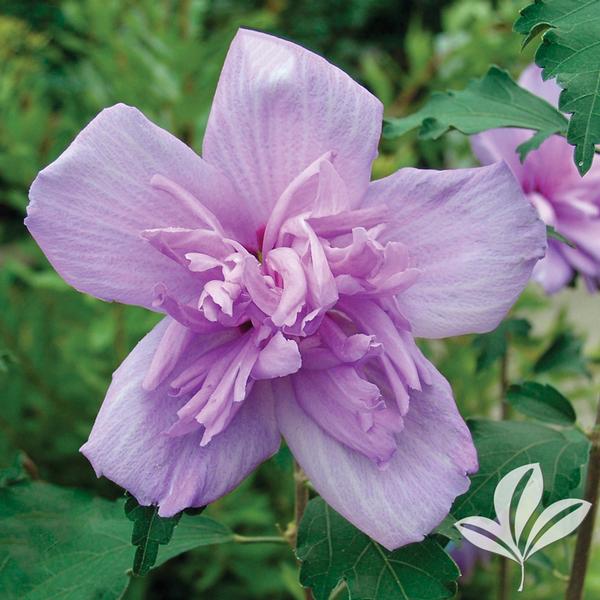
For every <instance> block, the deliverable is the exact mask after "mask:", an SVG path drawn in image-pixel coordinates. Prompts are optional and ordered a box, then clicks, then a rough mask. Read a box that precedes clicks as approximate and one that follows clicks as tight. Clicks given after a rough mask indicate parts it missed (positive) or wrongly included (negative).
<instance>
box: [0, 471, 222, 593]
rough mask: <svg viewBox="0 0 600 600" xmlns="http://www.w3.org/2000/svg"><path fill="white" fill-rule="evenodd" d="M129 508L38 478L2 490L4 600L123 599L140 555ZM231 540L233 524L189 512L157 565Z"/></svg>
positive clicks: (0, 533)
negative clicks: (133, 539)
mask: <svg viewBox="0 0 600 600" xmlns="http://www.w3.org/2000/svg"><path fill="white" fill-rule="evenodd" d="M123 504H124V502H123V501H122V500H120V501H118V502H110V501H108V500H104V499H102V498H95V497H93V496H91V495H89V494H88V493H86V492H83V491H81V490H74V489H66V488H60V487H57V486H54V485H50V484H48V483H42V482H39V481H34V482H27V483H20V484H16V485H12V486H10V487H6V488H3V489H0V507H1V509H0V589H1V590H2V594H1V595H2V599H3V600H48V598H52V599H53V600H114V599H115V598H119V597H121V595H122V594H123V592H124V590H125V588H126V587H127V584H128V582H129V577H128V575H127V573H128V571H130V569H131V564H132V562H133V558H134V548H133V546H132V545H131V524H130V523H129V522H128V521H127V519H125V518H124V516H123ZM232 539H233V536H232V533H231V531H230V530H229V529H228V528H227V527H225V526H223V525H221V524H219V523H217V522H215V521H213V520H212V519H209V518H208V517H204V516H198V517H189V516H188V515H183V516H182V517H181V520H180V521H179V525H178V526H177V527H176V529H175V532H174V534H173V539H172V540H171V543H170V544H169V545H168V546H166V547H164V548H161V550H160V552H159V555H158V560H157V563H156V564H157V565H159V564H162V563H163V562H165V561H166V560H168V559H169V558H172V557H173V556H176V555H177V554H180V553H181V552H185V551H187V550H190V549H192V548H195V547H197V546H203V545H207V544H216V543H223V542H229V541H231V540H232Z"/></svg>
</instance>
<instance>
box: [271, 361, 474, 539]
mask: <svg viewBox="0 0 600 600" xmlns="http://www.w3.org/2000/svg"><path fill="white" fill-rule="evenodd" d="M430 368H431V377H430V379H431V381H432V385H431V386H427V387H425V389H424V390H423V391H422V392H419V391H414V390H413V391H412V392H411V399H410V410H409V411H408V413H407V414H406V415H405V417H404V429H403V430H402V431H401V432H400V433H399V434H397V436H396V440H397V450H396V452H395V454H394V455H393V457H392V458H391V460H390V461H389V464H388V466H387V468H386V469H385V470H381V469H378V468H377V466H376V465H375V464H374V463H373V461H372V460H370V459H369V458H367V457H366V456H364V455H363V454H361V453H359V452H357V451H355V450H351V449H350V448H349V447H347V446H346V445H344V444H343V443H341V442H340V441H338V440H337V439H335V438H334V437H333V436H332V435H331V434H329V433H328V432H327V431H325V429H323V428H322V427H321V426H320V425H318V424H317V423H316V422H315V420H314V419H312V418H311V417H310V416H309V415H308V414H307V412H306V411H305V410H304V409H303V408H301V407H300V405H299V402H298V400H297V398H296V397H295V394H294V390H293V388H292V386H291V383H290V381H289V379H287V378H286V379H281V380H276V381H275V382H273V389H274V393H275V396H276V398H277V403H276V409H275V410H276V413H277V420H278V422H279V427H280V429H281V432H282V434H283V436H284V437H285V439H286V441H287V443H288V445H289V447H290V449H291V451H292V453H293V454H294V456H295V458H296V460H298V462H299V463H300V465H301V466H302V468H303V469H304V471H305V472H306V474H307V475H308V477H309V479H310V481H311V483H312V484H313V485H314V487H315V489H316V490H317V491H318V492H319V493H320V494H321V496H323V498H324V500H325V501H326V502H327V503H328V504H330V505H331V506H332V507H333V508H334V509H335V510H336V511H338V512H339V513H340V514H341V515H343V516H344V517H345V518H346V519H348V520H349V521H350V522H351V523H353V524H354V525H355V526H356V527H358V528H359V529H360V530H361V531H364V532H365V533H366V534H367V535H369V536H371V537H372V538H373V539H375V540H376V541H378V542H379V543H380V544H382V545H383V546H385V547H386V548H388V549H389V550H393V549H395V548H398V547H400V546H403V545H405V544H410V543H412V542H418V541H421V540H422V539H423V537H424V536H425V535H426V534H428V533H429V532H430V531H431V530H432V529H433V528H434V527H436V526H437V525H438V524H439V523H440V522H441V521H442V520H443V519H444V517H445V516H446V515H447V514H448V511H449V510H450V507H451V505H452V502H453V501H454V499H455V498H456V497H457V496H459V495H460V494H462V493H464V492H466V491H467V489H468V488H469V479H468V477H467V474H468V473H473V472H475V471H476V470H477V456H476V452H475V448H474V446H473V443H472V440H471V436H470V434H469V430H468V429H467V426H466V425H465V423H464V421H463V420H462V418H461V416H460V415H459V413H458V411H457V410H456V406H455V404H454V400H453V398H452V393H451V390H450V387H449V385H448V383H447V382H446V380H445V379H444V378H443V377H442V376H441V375H440V374H439V373H438V372H437V371H435V369H434V368H433V366H430Z"/></svg>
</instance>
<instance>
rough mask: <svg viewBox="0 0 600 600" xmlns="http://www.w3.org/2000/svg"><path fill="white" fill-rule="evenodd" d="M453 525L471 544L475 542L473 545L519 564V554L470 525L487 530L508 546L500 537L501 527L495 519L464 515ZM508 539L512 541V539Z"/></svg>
mask: <svg viewBox="0 0 600 600" xmlns="http://www.w3.org/2000/svg"><path fill="white" fill-rule="evenodd" d="M454 526H455V527H456V528H457V529H458V530H459V531H460V533H461V535H462V536H463V537H464V538H465V539H467V540H468V541H469V542H471V543H472V544H475V546H478V547H479V548H482V549H483V550H488V551H489V552H494V554H500V555H501V556H504V557H506V558H510V560H514V561H515V562H518V563H519V564H520V563H521V560H520V556H519V555H518V554H517V555H515V554H514V552H512V551H511V550H512V548H511V549H510V550H509V549H507V548H506V547H505V546H503V545H502V544H500V543H499V542H496V541H494V540H493V539H491V538H490V537H488V536H486V535H484V534H483V533H479V532H478V531H475V530H474V529H471V527H477V529H481V530H482V531H485V532H487V533H488V534H490V535H492V536H494V537H495V538H496V539H498V540H501V541H502V542H504V543H505V544H506V545H507V546H508V544H507V543H506V540H504V539H503V538H502V533H503V532H502V528H501V526H500V525H499V524H498V523H496V521H492V520H491V519H488V518H487V517H466V518H464V519H461V520H460V521H457V522H456V523H455V524H454ZM510 541H511V543H512V539H511V540H510ZM509 548H510V546H509ZM517 552H518V551H517Z"/></svg>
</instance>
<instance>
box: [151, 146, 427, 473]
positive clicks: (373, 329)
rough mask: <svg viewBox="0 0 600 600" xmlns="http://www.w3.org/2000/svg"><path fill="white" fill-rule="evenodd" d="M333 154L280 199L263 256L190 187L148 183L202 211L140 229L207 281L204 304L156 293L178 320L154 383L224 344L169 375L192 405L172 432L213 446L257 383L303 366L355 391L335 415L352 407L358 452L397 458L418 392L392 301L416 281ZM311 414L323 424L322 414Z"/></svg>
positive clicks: (409, 346) (261, 238)
mask: <svg viewBox="0 0 600 600" xmlns="http://www.w3.org/2000/svg"><path fill="white" fill-rule="evenodd" d="M331 156H332V153H327V154H326V155H324V156H323V157H321V158H320V159H318V160H317V161H315V163H313V164H312V165H310V166H309V167H307V169H305V171H304V172H303V173H301V174H300V175H299V176H298V177H297V178H296V179H295V180H294V181H293V182H292V183H291V184H290V185H289V186H288V188H287V189H286V190H285V191H284V192H283V193H282V195H281V197H280V199H279V201H278V202H277V203H276V205H275V207H274V209H273V212H272V214H271V216H270V217H269V219H268V221H267V223H266V225H265V228H264V234H263V233H262V231H261V232H258V233H257V241H258V246H259V250H257V251H255V252H254V253H253V252H250V251H249V250H247V249H246V248H245V247H243V246H242V245H241V244H240V243H238V242H237V241H236V240H235V239H233V236H231V235H228V233H227V232H225V231H224V230H223V228H222V227H221V225H220V223H219V222H218V221H216V218H215V217H214V215H212V214H211V213H209V212H208V211H207V210H206V209H204V208H203V207H202V205H201V204H200V203H199V202H198V201H197V200H195V199H193V197H192V198H190V196H189V194H188V193H187V192H186V191H185V190H182V189H181V188H179V187H178V186H176V185H175V184H173V183H172V182H170V181H169V180H167V179H166V178H165V177H162V176H155V177H154V178H153V180H152V183H153V185H158V186H160V188H161V189H163V190H165V191H167V192H168V193H170V194H172V195H173V196H174V198H175V199H177V200H179V201H182V202H183V201H185V202H187V203H190V202H192V201H195V202H196V204H197V205H198V206H199V208H198V207H196V214H197V215H198V218H199V220H200V221H201V222H202V224H201V226H200V227H198V228H191V229H186V228H178V227H173V228H166V229H154V230H148V231H145V232H143V237H144V238H145V239H146V240H147V241H148V242H149V243H150V244H151V245H152V246H153V247H154V248H155V249H156V250H158V251H159V252H161V253H163V254H164V255H165V256H167V257H169V258H171V259H172V260H174V261H175V262H177V263H178V264H179V265H180V266H182V267H184V268H185V269H187V270H188V271H190V272H191V273H192V274H193V277H194V279H195V280H196V281H197V285H198V293H197V294H196V295H192V296H191V297H184V298H181V297H176V296H175V295H173V294H171V293H170V291H169V290H168V289H166V288H165V286H164V285H162V284H158V285H157V286H156V289H155V293H156V300H155V306H156V307H157V308H160V309H161V310H163V311H164V312H166V313H167V314H168V315H170V316H171V317H172V319H173V322H172V325H171V326H170V327H169V330H168V331H167V333H168V335H167V334H165V339H166V341H165V342H164V347H163V348H162V349H161V348H160V347H159V349H158V350H157V353H156V356H155V360H154V361H153V363H152V366H151V369H150V371H149V373H148V375H147V377H146V381H145V385H146V387H149V388H152V387H156V386H157V385H159V384H160V383H161V382H162V381H163V380H164V379H165V378H166V377H169V376H170V374H171V372H172V371H173V365H174V364H175V362H176V357H177V356H178V355H182V354H183V353H184V352H185V351H186V348H187V347H188V344H189V343H190V340H192V339H193V338H194V337H196V336H206V337H207V338H209V336H210V339H211V340H214V339H216V338H218V342H219V343H217V345H216V347H214V348H213V349H212V350H210V351H209V352H206V353H204V354H203V355H202V356H200V357H199V358H198V360H196V361H195V362H194V363H193V364H192V365H191V366H190V367H188V368H187V369H185V370H184V371H183V372H180V373H178V374H177V376H176V377H174V378H173V379H171V381H170V389H171V392H170V393H172V394H173V395H176V396H177V395H179V396H180V395H190V396H191V398H190V399H189V401H188V402H187V403H186V404H185V405H184V406H183V408H182V409H180V410H179V412H178V417H179V419H178V421H177V422H176V423H175V424H174V425H173V427H171V429H170V430H169V432H168V433H169V434H171V435H183V434H186V433H189V432H190V431H194V430H196V429H198V428H200V427H203V428H204V434H203V437H202V445H206V444H208V443H209V442H210V441H211V439H213V437H214V436H215V435H218V434H219V433H220V432H221V431H223V430H224V429H225V428H226V427H227V425H228V424H229V422H230V421H231V419H232V418H233V417H234V416H235V414H236V412H237V410H239V407H240V405H241V403H242V401H243V400H244V399H245V398H246V397H247V395H248V394H249V392H250V390H251V389H252V386H253V385H254V382H255V381H257V380H261V379H273V378H276V377H283V376H287V375H291V374H294V373H297V372H298V371H299V369H300V368H301V367H302V368H303V369H304V370H306V371H311V372H313V373H314V374H315V375H314V376H315V377H317V375H316V373H318V372H321V375H318V377H320V378H325V382H324V385H325V386H328V385H330V386H334V388H335V386H337V385H340V384H341V382H343V381H347V383H348V384H349V385H351V387H352V389H353V390H354V391H356V393H357V394H358V396H357V398H355V399H354V400H353V401H352V402H348V403H345V404H344V403H343V404H342V405H341V406H340V407H338V408H337V409H336V410H337V411H338V412H339V411H342V412H343V411H347V412H348V415H351V416H352V419H353V421H352V424H353V426H355V427H357V428H358V431H359V432H361V433H360V434H357V435H358V438H357V439H359V441H358V442H357V443H358V446H357V448H356V449H360V451H361V452H364V453H365V454H367V455H368V456H369V457H370V458H372V459H373V460H374V461H375V462H377V464H380V465H384V464H385V463H386V462H387V460H389V458H390V457H391V454H392V453H393V450H394V449H395V442H394V441H393V440H394V438H393V433H394V432H397V431H398V430H399V429H400V428H401V427H402V415H403V414H404V413H405V412H406V410H407V408H408V404H407V403H408V391H407V388H411V387H413V388H417V389H419V386H420V374H419V373H418V368H417V366H416V362H415V361H416V359H415V357H416V356H417V352H416V351H415V348H416V347H414V342H412V337H411V336H410V334H409V332H408V325H407V323H406V321H405V320H404V318H403V317H402V315H401V314H400V312H399V311H398V308H397V306H396V303H395V300H394V298H395V296H396V295H397V294H400V293H402V292H403V291H404V290H405V289H407V288H408V287H409V286H410V285H412V283H413V282H414V281H415V279H416V278H417V277H418V274H419V272H418V270H417V269H415V268H413V267H412V266H411V264H410V257H409V253H408V249H407V248H406V247H405V246H404V245H403V244H401V243H398V242H386V241H385V229H386V225H385V217H386V215H385V214H384V213H382V209H380V208H377V209H371V208H366V209H353V208H351V207H349V206H347V205H346V203H345V202H346V201H345V193H344V187H343V182H341V180H340V178H339V176H338V175H337V172H336V171H335V169H334V167H333V165H332V163H331V162H330V159H331ZM161 346H163V344H162V343H161ZM174 356H175V358H173V357H174ZM325 370H327V373H328V374H327V375H326V374H324V371H325ZM332 374H333V375H335V377H334V380H333V381H332V382H330V381H329V378H330V377H331V376H332ZM332 390H333V388H332ZM338 395H339V393H338ZM304 408H305V409H306V410H307V412H309V413H311V412H312V413H314V416H315V418H317V420H318V415H317V412H318V411H317V409H316V408H315V407H311V406H310V403H305V405H304ZM382 411H384V412H382ZM344 414H345V413H344ZM325 426H327V425H325ZM349 427H350V425H349ZM350 430H352V427H350V429H348V430H346V433H347V431H350ZM382 432H384V434H385V435H384V434H382ZM386 432H387V433H386ZM346 433H342V432H338V433H337V435H338V437H340V436H341V437H344V436H345V435H346ZM354 437H356V436H354ZM382 440H383V441H382ZM343 441H344V443H347V444H349V445H352V444H353V442H352V441H351V439H350V438H348V439H346V438H345V437H344V440H343Z"/></svg>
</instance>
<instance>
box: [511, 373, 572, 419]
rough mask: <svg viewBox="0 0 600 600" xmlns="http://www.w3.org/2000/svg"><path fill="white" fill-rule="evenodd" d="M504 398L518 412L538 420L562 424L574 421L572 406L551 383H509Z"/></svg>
mask: <svg viewBox="0 0 600 600" xmlns="http://www.w3.org/2000/svg"><path fill="white" fill-rule="evenodd" d="M506 399H507V400H508V401H509V402H510V404H511V405H512V406H514V407H515V408H516V409H517V410H518V411H519V412H521V413H523V414H524V415H527V416H528V417H532V418H534V419H537V420H538V421H546V422H548V423H554V424H556V425H563V426H569V425H573V424H574V423H575V419H576V415H575V411H574V410H573V406H572V405H571V403H570V402H569V401H568V400H567V399H566V398H565V397H564V396H563V395H562V394H561V393H560V392H559V391H558V390H557V389H555V388H553V387H552V386H551V385H547V384H546V385H543V384H541V383H536V382H535V381H526V382H525V383H523V384H522V385H511V386H510V388H509V389H508V392H507V396H506Z"/></svg>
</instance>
